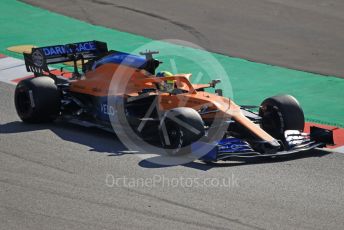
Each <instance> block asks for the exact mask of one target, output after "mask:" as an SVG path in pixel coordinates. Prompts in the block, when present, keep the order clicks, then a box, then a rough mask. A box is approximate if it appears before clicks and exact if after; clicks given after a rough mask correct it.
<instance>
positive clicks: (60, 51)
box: [42, 41, 96, 56]
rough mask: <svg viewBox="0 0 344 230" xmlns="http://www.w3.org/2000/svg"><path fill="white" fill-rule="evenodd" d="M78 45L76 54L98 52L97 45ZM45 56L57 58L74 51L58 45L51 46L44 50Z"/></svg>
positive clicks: (86, 43)
mask: <svg viewBox="0 0 344 230" xmlns="http://www.w3.org/2000/svg"><path fill="white" fill-rule="evenodd" d="M74 45H76V52H78V53H82V52H87V51H91V50H96V46H95V43H94V42H93V41H91V42H82V43H75V44H74ZM42 50H43V52H44V55H45V56H56V55H65V54H69V53H72V49H71V48H68V46H65V45H58V46H50V47H44V48H42Z"/></svg>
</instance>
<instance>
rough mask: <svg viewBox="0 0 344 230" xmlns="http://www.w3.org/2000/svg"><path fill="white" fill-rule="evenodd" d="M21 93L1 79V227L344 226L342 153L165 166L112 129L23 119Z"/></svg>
mask: <svg viewBox="0 0 344 230" xmlns="http://www.w3.org/2000/svg"><path fill="white" fill-rule="evenodd" d="M13 91H14V87H13V86H12V85H7V84H5V83H0V92H1V97H0V98H1V100H0V108H1V110H0V146H1V148H0V229H35V230H37V229H83V230H84V229H342V228H343V224H344V221H343V220H344V213H343V212H342V208H343V206H344V199H343V189H344V188H343V174H344V168H343V164H344V155H343V154H335V153H331V154H327V153H326V152H321V151H312V152H309V153H306V154H302V155H300V157H298V158H293V159H284V160H282V161H278V160H274V161H268V162H262V161H254V162H248V163H244V164H243V163H236V162H227V163H224V162H222V163H218V164H212V165H205V164H203V163H202V162H198V161H196V162H193V163H189V164H187V165H184V166H172V167H163V166H158V165H154V164H151V163H149V162H148V161H145V160H142V158H140V157H138V156H137V154H135V153H130V154H128V150H127V149H126V148H125V146H123V145H122V144H121V143H120V142H119V141H118V139H117V137H116V136H115V135H113V134H110V133H107V132H103V131H100V130H97V129H90V128H84V127H79V126H75V125H71V124H66V123H63V122H56V123H53V124H42V125H28V124H23V123H22V122H20V121H19V119H18V117H17V116H16V112H15V108H14V105H13ZM114 178H127V179H119V180H117V184H115V179H114ZM182 178H184V179H182ZM186 178H188V179H186ZM224 178H229V179H224ZM124 180H126V182H124ZM143 180H145V181H148V182H142V181H143ZM207 180H208V181H209V180H215V181H214V182H212V183H213V184H210V183H209V182H208V183H206V182H204V181H207ZM223 180H225V181H224V182H223ZM130 181H131V182H130ZM133 181H134V182H133ZM149 181H153V182H149ZM173 181H174V182H173ZM176 181H177V182H176ZM186 181H188V182H186ZM203 182H204V183H203ZM133 183H136V184H133Z"/></svg>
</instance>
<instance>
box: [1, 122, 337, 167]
mask: <svg viewBox="0 0 344 230" xmlns="http://www.w3.org/2000/svg"><path fill="white" fill-rule="evenodd" d="M46 129H48V130H51V131H52V132H54V133H55V134H56V135H57V136H59V137H60V138H61V139H63V140H65V141H69V142H74V143H78V144H81V145H85V146H89V147H90V150H89V151H92V152H97V153H104V154H106V155H107V156H122V155H125V154H135V153H136V152H137V151H130V150H128V148H127V147H126V146H125V145H124V144H122V143H121V141H120V140H119V139H118V137H117V136H116V135H115V134H114V133H111V132H108V131H104V130H101V129H99V128H90V127H83V126H80V125H76V124H71V123H68V122H64V121H57V122H54V123H44V124H27V123H23V122H21V121H13V122H9V123H7V124H0V133H2V134H6V133H7V134H10V133H23V132H32V131H37V130H46ZM330 153H331V152H328V151H324V150H321V149H314V150H309V151H305V152H301V153H296V154H293V155H289V156H280V157H275V158H252V159H251V158H250V159H236V160H235V161H219V162H212V163H205V162H202V161H199V160H195V161H192V162H189V163H186V164H182V166H184V167H188V168H193V169H196V170H202V171H207V170H209V169H212V168H219V167H238V166H243V165H255V164H273V163H280V162H286V161H294V160H298V159H302V158H311V157H323V156H325V155H328V154H330ZM159 157H161V156H155V157H152V158H148V159H144V160H141V161H140V162H139V163H138V165H139V166H140V167H143V168H151V169H153V168H167V167H174V166H176V165H175V164H171V165H168V164H157V163H154V162H158V161H157V159H158V158H159Z"/></svg>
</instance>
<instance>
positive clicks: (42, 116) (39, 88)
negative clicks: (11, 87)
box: [14, 77, 61, 123]
mask: <svg viewBox="0 0 344 230" xmlns="http://www.w3.org/2000/svg"><path fill="white" fill-rule="evenodd" d="M14 103H15V107H16V110H17V114H18V116H19V117H20V119H21V120H22V121H24V122H28V123H42V122H50V121H53V120H55V119H56V117H57V116H58V114H59V112H60V103H61V95H60V91H59V90H58V88H57V86H56V85H55V82H54V80H53V79H51V78H50V77H36V78H31V79H25V80H22V81H20V82H19V83H18V85H17V87H16V89H15V95H14Z"/></svg>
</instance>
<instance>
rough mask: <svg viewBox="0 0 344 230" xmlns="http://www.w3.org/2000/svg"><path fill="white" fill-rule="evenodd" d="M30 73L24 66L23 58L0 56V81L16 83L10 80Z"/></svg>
mask: <svg viewBox="0 0 344 230" xmlns="http://www.w3.org/2000/svg"><path fill="white" fill-rule="evenodd" d="M30 75H32V73H28V72H27V71H26V68H25V63H24V61H23V60H20V59H18V58H12V57H4V58H0V81H2V82H6V83H9V84H14V85H15V84H16V83H14V82H12V80H15V79H18V78H23V77H27V76H30Z"/></svg>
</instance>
